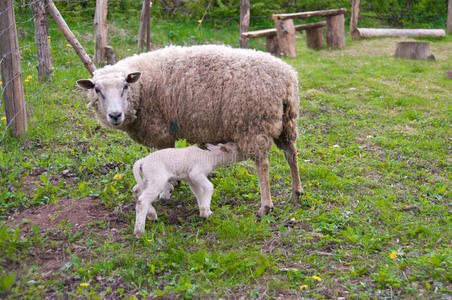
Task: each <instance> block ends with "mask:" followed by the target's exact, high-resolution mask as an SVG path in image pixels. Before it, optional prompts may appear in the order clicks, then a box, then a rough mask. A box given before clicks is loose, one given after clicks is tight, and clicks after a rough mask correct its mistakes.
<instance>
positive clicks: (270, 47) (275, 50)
mask: <svg viewBox="0 0 452 300" xmlns="http://www.w3.org/2000/svg"><path fill="white" fill-rule="evenodd" d="M275 31H276V30H275ZM267 52H270V53H271V54H273V55H275V56H279V55H281V49H279V44H278V37H277V36H276V33H275V35H272V36H268V37H267Z"/></svg>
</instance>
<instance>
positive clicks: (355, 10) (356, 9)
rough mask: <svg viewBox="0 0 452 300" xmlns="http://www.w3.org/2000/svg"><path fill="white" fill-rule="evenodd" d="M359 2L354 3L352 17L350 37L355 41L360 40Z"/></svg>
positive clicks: (357, 0) (354, 0)
mask: <svg viewBox="0 0 452 300" xmlns="http://www.w3.org/2000/svg"><path fill="white" fill-rule="evenodd" d="M359 1H360V0H353V1H352V15H351V17H350V35H351V36H352V39H353V40H356V39H359V32H358V30H357V29H358V20H359Z"/></svg>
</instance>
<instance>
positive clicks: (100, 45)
mask: <svg viewBox="0 0 452 300" xmlns="http://www.w3.org/2000/svg"><path fill="white" fill-rule="evenodd" d="M107 12H108V0H96V11H95V13H94V61H95V62H96V63H98V64H103V63H104V62H105V47H106V46H107V34H108V27H107Z"/></svg>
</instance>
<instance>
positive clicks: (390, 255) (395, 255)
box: [389, 251, 397, 259]
mask: <svg viewBox="0 0 452 300" xmlns="http://www.w3.org/2000/svg"><path fill="white" fill-rule="evenodd" d="M396 257H397V252H395V251H392V252H391V253H389V258H390V259H395V258H396Z"/></svg>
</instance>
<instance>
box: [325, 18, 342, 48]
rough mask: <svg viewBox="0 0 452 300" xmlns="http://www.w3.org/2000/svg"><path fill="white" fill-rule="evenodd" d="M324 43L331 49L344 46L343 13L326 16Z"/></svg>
mask: <svg viewBox="0 0 452 300" xmlns="http://www.w3.org/2000/svg"><path fill="white" fill-rule="evenodd" d="M326 44H327V46H328V48H333V49H342V48H344V47H345V33H344V15H343V14H339V15H333V16H327V17H326Z"/></svg>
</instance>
